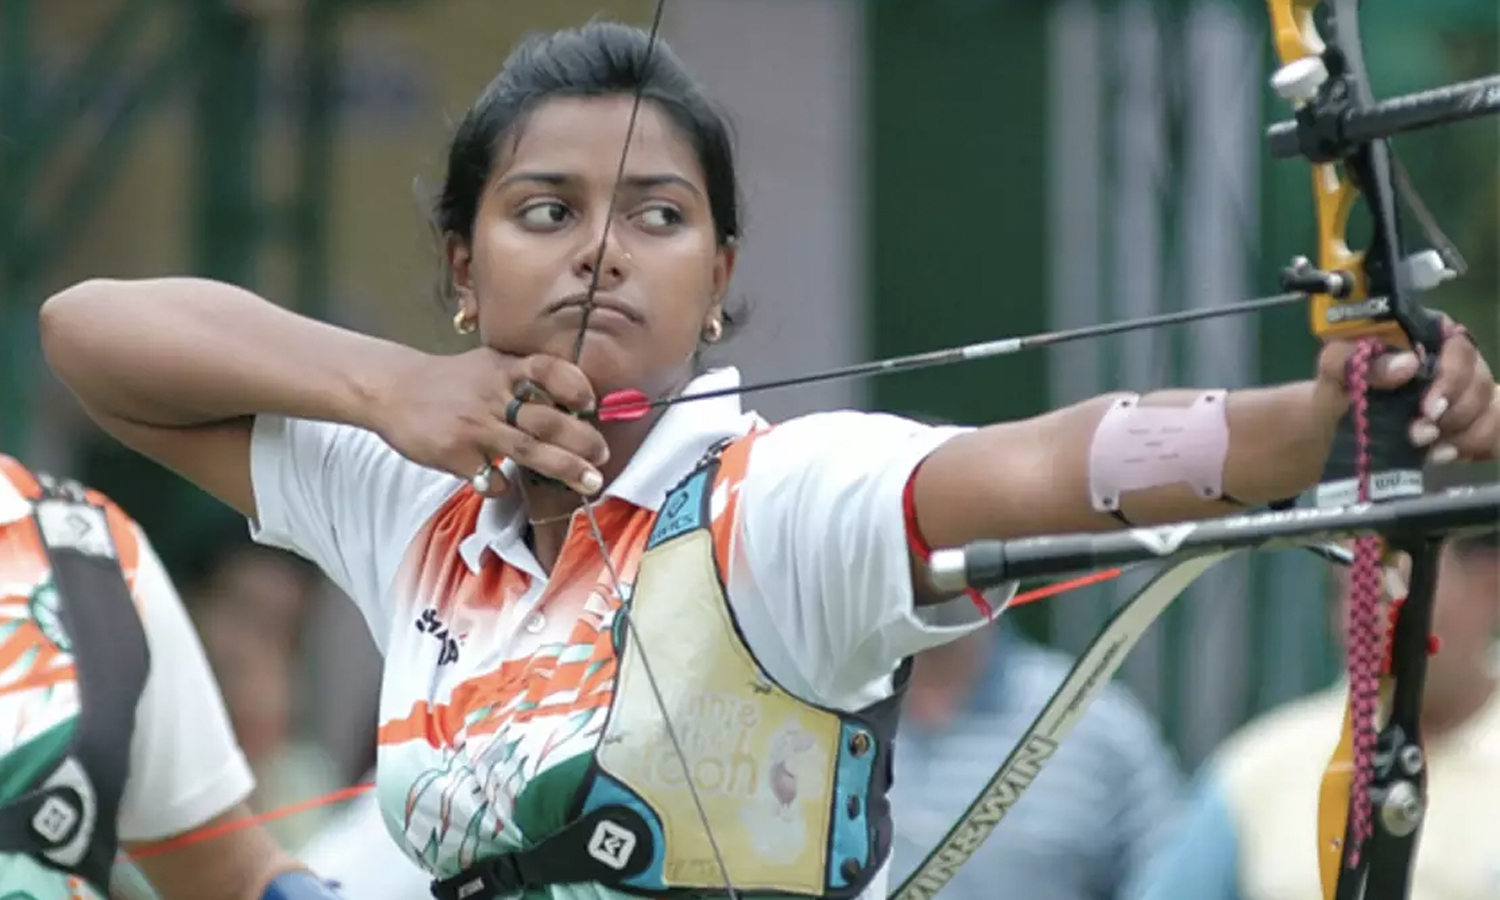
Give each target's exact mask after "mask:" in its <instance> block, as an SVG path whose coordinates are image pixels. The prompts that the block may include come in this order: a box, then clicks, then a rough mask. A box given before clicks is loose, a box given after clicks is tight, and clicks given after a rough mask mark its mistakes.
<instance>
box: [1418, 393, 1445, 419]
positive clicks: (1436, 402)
mask: <svg viewBox="0 0 1500 900" xmlns="http://www.w3.org/2000/svg"><path fill="white" fill-rule="evenodd" d="M1447 411H1448V398H1447V397H1444V396H1443V395H1441V394H1434V395H1433V396H1431V397H1428V398H1427V402H1426V403H1423V404H1422V413H1423V415H1425V416H1427V418H1428V419H1430V420H1432V421H1434V422H1436V421H1437V420H1438V419H1441V418H1442V417H1443V413H1445V412H1447Z"/></svg>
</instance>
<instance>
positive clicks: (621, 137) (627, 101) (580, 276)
mask: <svg viewBox="0 0 1500 900" xmlns="http://www.w3.org/2000/svg"><path fill="white" fill-rule="evenodd" d="M631 105H632V98H631V97H629V96H620V97H604V98H559V99H554V100H549V101H547V102H545V103H543V104H542V105H540V106H538V107H537V108H536V109H535V110H534V111H533V112H532V113H531V115H530V116H529V117H527V119H526V120H524V121H523V122H522V123H521V124H520V125H519V126H518V127H517V128H516V129H515V130H514V132H513V133H512V134H511V135H510V136H508V137H506V138H503V139H502V141H501V145H500V146H499V147H497V148H496V153H497V158H496V161H495V166H494V172H493V174H492V175H491V178H490V181H489V184H488V185H487V187H486V190H485V194H484V197H483V198H482V200H481V203H480V206H479V212H478V215H477V218H476V222H475V225H474V242H473V246H472V247H454V248H450V259H451V261H452V263H453V271H454V280H455V286H456V287H457V288H458V292H459V299H460V302H463V303H465V304H468V305H470V306H471V307H472V308H475V309H477V311H478V316H479V332H480V335H481V338H482V339H483V341H484V343H485V344H487V345H489V346H491V347H493V348H495V349H497V350H500V351H502V352H506V353H511V354H516V355H529V354H533V353H547V354H551V355H555V356H560V357H563V358H568V359H571V358H572V355H573V347H574V342H575V340H576V339H577V336H578V331H579V327H580V322H581V320H582V310H581V308H580V306H579V304H580V302H581V300H582V298H583V297H584V296H585V295H586V294H587V292H588V290H589V285H590V282H591V280H592V279H593V278H594V273H595V266H596V263H597V266H598V270H599V271H598V290H597V292H596V294H595V299H596V300H597V302H598V304H599V305H598V307H596V308H595V310H594V312H593V314H592V315H591V316H590V317H589V320H588V325H589V328H588V335H587V337H586V338H585V340H584V352H583V355H582V358H581V361H580V364H581V366H582V368H583V369H584V371H585V372H586V373H587V374H588V375H589V377H590V379H591V380H592V381H593V382H594V385H595V388H596V390H598V391H601V392H603V391H608V390H614V389H616V388H624V387H636V388H641V389H643V390H646V391H648V392H651V391H653V390H661V389H665V388H667V387H670V386H673V385H676V384H680V383H682V382H683V381H685V380H686V378H687V376H688V374H689V371H690V367H691V360H692V356H693V353H694V351H695V350H696V348H697V346H698V342H699V339H700V336H701V335H702V334H703V332H704V330H705V328H706V326H707V324H708V322H709V320H710V319H711V318H714V317H716V316H717V315H718V309H719V304H720V301H721V298H722V296H723V294H724V291H725V289H726V287H727V285H728V281H729V275H730V271H731V269H732V266H733V256H732V253H731V252H730V251H727V250H723V249H721V248H719V246H718V244H717V241H716V240H715V235H714V224H713V218H712V216H711V214H710V210H709V205H708V200H707V189H706V187H705V185H704V176H703V173H702V170H701V167H700V165H699V164H698V160H697V157H696V155H695V154H694V151H693V148H692V146H691V145H690V144H689V142H688V141H687V140H686V139H684V137H683V135H682V134H681V133H680V132H679V130H678V129H677V128H676V127H675V126H674V125H673V123H672V122H671V120H670V119H669V118H668V117H667V116H666V115H665V114H664V113H663V112H662V111H661V110H660V109H659V108H657V107H656V106H655V104H653V103H650V102H643V103H642V104H641V107H640V111H639V114H638V117H637V119H636V123H635V128H634V129H633V130H632V131H631V132H630V144H629V154H628V157H627V159H626V165H625V170H624V178H623V180H621V181H620V188H619V195H618V197H617V198H616V200H615V207H614V211H613V216H612V222H611V224H610V225H609V232H608V240H607V241H606V242H605V246H604V254H603V257H602V259H601V258H600V256H599V248H600V240H601V237H602V235H603V233H604V230H605V225H604V223H605V221H606V218H608V217H610V216H611V213H610V200H611V194H612V192H613V191H614V190H615V186H616V181H617V179H618V176H619V170H620V157H621V151H622V148H623V147H624V146H625V139H626V131H627V128H628V125H629V121H630V110H631Z"/></svg>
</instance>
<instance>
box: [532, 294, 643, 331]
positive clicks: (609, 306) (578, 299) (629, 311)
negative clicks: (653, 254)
mask: <svg viewBox="0 0 1500 900" xmlns="http://www.w3.org/2000/svg"><path fill="white" fill-rule="evenodd" d="M588 304H589V297H588V294H574V295H572V296H569V297H564V298H563V299H561V300H558V301H555V302H553V303H549V304H548V305H547V313H548V314H549V315H555V314H557V313H560V312H566V311H571V310H579V311H580V312H581V311H582V310H583V309H584V308H585V307H586V306H588ZM593 307H594V309H593V312H591V313H589V320H590V321H592V320H593V318H594V317H595V316H598V315H601V314H603V315H607V316H611V317H619V318H624V319H625V320H627V321H629V322H631V323H633V324H635V325H644V324H646V317H645V316H643V315H641V314H640V313H639V312H638V311H636V309H635V307H633V306H631V305H630V304H628V303H622V302H620V301H619V300H618V299H616V298H614V297H611V296H609V295H608V294H595V295H594V299H593Z"/></svg>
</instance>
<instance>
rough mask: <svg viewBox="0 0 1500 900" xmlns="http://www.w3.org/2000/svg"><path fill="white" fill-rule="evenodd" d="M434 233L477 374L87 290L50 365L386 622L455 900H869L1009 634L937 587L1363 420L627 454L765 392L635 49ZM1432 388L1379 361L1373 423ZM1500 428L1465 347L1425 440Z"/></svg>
mask: <svg viewBox="0 0 1500 900" xmlns="http://www.w3.org/2000/svg"><path fill="white" fill-rule="evenodd" d="M622 148H623V149H622ZM626 151H628V152H626ZM436 221H437V226H438V228H439V230H440V232H441V234H442V235H443V237H444V241H445V262H446V276H447V280H448V282H449V284H450V286H451V290H452V294H453V297H454V299H455V300H456V305H457V314H456V315H455V318H454V324H455V326H456V327H457V328H458V330H459V331H460V332H462V333H474V334H476V335H477V342H478V346H477V347H476V348H475V349H472V350H470V351H468V352H465V353H461V354H457V355H451V356H433V355H428V354H425V353H421V352H418V351H416V350H414V349H410V348H407V347H403V346H401V345H398V344H395V343H391V342H388V341H384V340H377V339H375V338H371V337H366V336H363V335H359V334H355V333H352V332H350V331H346V330H342V329H339V328H335V327H332V326H329V325H326V324H322V323H319V322H315V321H310V320H308V319H305V318H302V317H300V316H297V315H294V314H292V313H290V312H287V311H285V310H282V309H280V308H279V307H277V306H275V305H273V304H272V303H269V302H267V301H265V300H262V299H261V298H259V297H256V296H253V295H251V294H249V293H247V292H245V291H243V290H240V289H237V288H234V287H231V286H229V285H225V284H217V283H213V282H209V281H202V280H195V279H188V278H167V279H157V280H144V281H132V282H120V281H89V282H85V283H82V284H79V285H76V286H74V287H71V288H69V289H67V290H65V291H63V292H62V293H60V294H58V295H56V296H54V297H52V298H51V299H49V300H48V301H47V303H46V304H45V305H44V307H43V309H42V313H41V327H42V336H43V342H44V345H45V350H46V353H47V357H48V359H49V361H50V363H51V365H52V366H53V368H54V369H55V370H56V371H57V373H58V374H59V375H60V376H61V377H62V378H63V380H64V381H66V382H67V384H68V385H69V386H70V387H71V388H72V389H73V390H74V391H75V392H76V394H77V395H78V396H79V397H80V398H81V400H82V401H83V403H84V404H85V405H86V407H87V408H88V410H89V412H90V413H91V414H92V415H93V416H94V418H95V419H96V420H97V421H98V422H99V423H100V424H101V425H102V426H103V427H104V428H105V429H107V430H108V431H110V432H111V433H112V434H114V435H115V436H116V437H117V438H119V439H120V440H121V441H123V442H125V443H126V444H128V445H130V446H131V447H133V448H135V449H137V450H138V451H140V452H142V453H144V454H146V455H148V456H150V457H152V458H154V459H156V460H158V461H160V462H161V463H163V464H164V465H167V466H169V467H171V468H172V469H174V470H176V471H177V472H179V473H180V474H181V475H182V476H183V477H185V478H188V479H190V480H192V481H193V482H195V483H197V484H198V485H200V486H202V487H203V488H204V489H206V490H208V491H210V492H212V493H213V494H215V495H216V496H218V497H219V498H220V499H222V500H223V501H224V502H226V503H228V504H230V505H231V506H233V507H234V508H235V509H237V510H239V511H240V512H242V513H243V514H244V515H245V516H247V517H248V518H249V519H250V520H251V522H252V528H253V530H254V534H255V535H256V538H257V539H258V540H259V541H261V542H263V543H266V544H269V545H273V546H278V547H283V548H288V549H291V550H293V551H295V552H297V553H299V554H302V555H303V556H306V557H307V558H309V559H311V560H313V561H315V562H316V563H317V564H318V565H320V566H321V567H322V568H323V570H324V571H326V572H327V573H328V575H329V576H330V577H331V578H332V579H333V580H334V581H336V582H337V583H338V584H339V585H340V586H341V587H342V588H343V589H344V590H345V591H346V592H347V593H348V594H349V595H350V596H351V597H353V598H354V600H355V602H356V603H357V604H358V605H359V607H360V609H361V611H362V612H363V614H364V616H365V618H366V621H367V622H368V624H369V627H370V629H371V631H372V633H373V635H374V637H375V640H376V642H377V643H378V644H379V646H380V647H381V649H382V651H383V652H384V654H385V660H386V667H385V674H384V679H383V685H382V691H381V695H382V699H381V705H380V719H381V724H380V729H379V743H380V747H379V777H378V787H377V793H378V797H379V800H380V802H381V805H382V807H383V809H384V813H385V817H386V820H387V824H388V827H389V830H390V831H391V833H392V835H393V836H394V837H395V839H396V840H397V841H398V843H399V844H400V845H401V846H402V847H403V848H404V850H405V851H406V852H407V853H408V854H409V855H410V856H412V857H413V858H414V859H416V860H418V861H419V862H420V863H421V864H422V865H424V866H425V867H426V868H427V869H428V870H430V871H431V872H433V873H434V875H435V876H436V878H437V879H438V884H437V885H436V888H435V892H436V893H437V894H438V895H439V896H442V897H455V898H456V897H465V898H473V897H482V896H505V895H517V894H520V893H522V892H524V893H525V894H526V895H527V896H533V897H541V896H551V897H559V898H584V897H613V896H619V892H624V893H628V894H636V895H641V896H665V895H668V894H672V893H674V892H680V893H684V894H703V893H735V892H743V893H746V894H750V895H754V894H759V893H768V892H785V893H790V894H793V895H801V896H808V897H827V898H849V897H856V896H871V897H874V896H883V895H884V894H883V891H884V883H885V880H886V879H885V875H884V863H885V861H886V857H887V854H888V850H889V843H890V821H889V815H890V812H889V807H888V803H887V802H886V796H885V795H886V789H887V787H888V783H889V765H890V748H891V740H892V736H893V733H894V731H895V727H896V704H897V703H898V700H899V696H900V690H901V687H902V685H903V684H904V676H905V671H906V668H905V661H906V660H907V659H909V658H910V657H911V656H912V655H913V654H915V653H917V652H919V651H921V650H922V649H924V648H927V647H932V646H935V645H937V644H940V643H943V642H946V641H950V640H953V639H955V638H957V637H959V636H961V635H963V634H966V633H969V632H971V631H972V630H974V629H977V628H980V627H982V626H983V625H984V624H985V623H986V622H987V621H988V620H989V618H990V616H991V614H992V613H993V611H994V610H995V609H997V608H999V607H1000V606H1001V605H1003V603H1004V602H1005V601H1006V600H1007V599H1008V596H1009V595H1008V594H1007V593H1006V592H1005V591H1000V592H998V593H995V594H991V595H989V596H988V597H979V596H977V595H976V596H974V597H969V598H965V597H963V596H945V595H942V594H940V593H937V592H935V591H934V590H933V589H932V588H931V587H929V586H928V585H927V582H926V579H925V560H926V558H927V554H928V551H929V548H930V547H932V546H934V545H937V546H947V545H959V544H963V543H965V542H968V541H973V540H977V539H982V538H1005V537H1015V536H1022V535H1033V534H1046V533H1055V532H1077V531H1088V530H1096V531H1097V530H1104V529H1110V528H1117V527H1120V525H1121V522H1122V521H1128V522H1130V523H1135V524H1144V523H1154V522H1163V521H1171V520H1181V519H1195V518H1206V517H1213V516H1219V515H1222V514H1224V513H1225V512H1227V511H1230V510H1232V509H1235V508H1238V505H1243V504H1258V503H1263V502H1267V501H1270V500H1272V499H1273V498H1281V497H1287V496H1291V495H1294V494H1297V493H1298V492H1300V491H1302V490H1303V489H1305V488H1308V487H1309V486H1311V485H1313V484H1314V483H1315V482H1316V481H1317V479H1318V475H1319V471H1320V467H1321V466H1322V463H1323V461H1324V459H1325V457H1326V456H1327V455H1328V452H1329V447H1330V443H1331V440H1332V436H1333V434H1334V430H1335V426H1336V423H1337V422H1338V421H1339V419H1340V417H1341V415H1342V414H1343V412H1344V411H1345V408H1346V406H1347V404H1348V397H1347V395H1346V392H1345V387H1344V384H1343V374H1342V373H1343V364H1344V361H1345V360H1346V359H1347V358H1348V357H1349V356H1350V353H1351V346H1350V345H1347V344H1340V343H1332V344H1329V345H1328V346H1326V347H1325V348H1324V350H1323V351H1322V354H1321V356H1320V357H1319V360H1318V365H1317V370H1316V371H1317V374H1316V377H1314V378H1313V379H1311V380H1308V381H1304V382H1299V383H1295V384H1286V385H1281V386H1277V387H1271V388H1263V389H1255V390H1243V391H1233V392H1224V391H1209V390H1172V391H1160V392H1156V393H1152V394H1147V395H1145V396H1142V397H1137V396H1135V395H1125V394H1114V395H1110V396H1104V397H1098V398H1095V399H1092V400H1089V401H1086V402H1083V403H1079V404H1077V405H1074V406H1070V407H1067V408H1063V409H1058V410H1055V411H1052V412H1049V413H1047V414H1045V415H1041V416H1038V417H1036V418H1032V419H1027V420H1024V421H1015V422H1003V423H998V424H994V425H990V426H988V427H983V428H972V429H969V428H956V427H944V428H938V427H930V426H926V425H922V424H919V423H916V422H912V421H909V420H906V419H903V418H898V417H895V416H890V415H882V414H874V413H865V412H857V411H847V410H846V411H837V412H827V413H819V414H814V415H808V416H804V417H801V418H798V419H794V420H791V421H787V422H783V423H780V424H778V425H775V426H770V425H768V424H767V423H766V422H764V421H762V420H761V419H760V418H758V417H757V416H756V415H754V414H753V413H748V412H743V411H742V410H741V408H740V405H739V402H738V400H737V399H736V398H734V397H732V396H724V397H719V398H717V399H712V400H706V401H702V402H696V403H691V404H685V405H681V406H675V407H669V408H667V409H666V410H665V411H660V410H657V411H653V412H651V413H650V414H649V415H645V416H642V417H639V418H634V419H630V418H629V417H625V418H623V419H617V418H615V417H610V416H602V415H599V414H598V412H599V406H600V398H603V397H605V396H606V395H607V394H609V393H610V392H614V391H621V390H639V391H642V392H644V393H645V394H646V395H647V396H648V397H650V398H663V397H670V396H676V395H681V394H689V393H696V392H701V391H706V390H711V389H717V388H724V387H732V386H734V385H736V384H737V377H738V376H737V374H736V373H735V371H734V370H733V369H727V368H726V369H712V370H708V369H705V368H704V367H703V366H702V364H701V362H700V359H701V354H702V351H703V350H704V349H705V348H706V347H708V346H710V345H713V344H715V343H717V342H719V341H720V340H722V339H723V338H724V337H725V336H727V334H728V333H729V330H730V326H731V325H732V324H733V319H732V313H731V311H730V309H729V308H728V306H727V305H726V297H727V294H728V291H729V286H730V282H731V276H732V274H733V272H734V267H735V262H736V259H737V255H738V253H739V252H740V250H741V247H740V237H741V234H740V221H739V206H738V194H737V184H736V176H735V167H734V162H733V158H732V154H731V148H730V142H729V139H728V136H727V130H726V126H725V124H724V122H723V121H722V120H721V118H720V117H719V115H718V114H717V113H715V111H714V109H713V107H712V106H711V105H710V104H709V102H708V101H707V100H706V99H705V97H704V95H703V93H702V92H701V90H700V89H699V88H698V86H697V85H696V84H695V82H694V81H693V80H692V78H691V77H690V76H689V75H688V74H687V72H686V71H685V70H684V68H683V66H682V65H681V63H680V62H679V61H678V60H677V59H676V58H675V57H674V56H673V55H672V54H671V53H670V51H669V50H668V49H667V48H666V47H665V46H662V45H660V44H659V43H658V42H657V41H656V40H655V35H654V33H652V34H647V33H645V32H642V31H638V30H635V29H633V28H628V27H624V26H620V25H615V24H604V23H595V24H591V25H588V26H586V27H583V28H579V29H574V30H567V31H561V32H557V33H554V34H548V35H545V36H540V37H535V38H532V39H529V40H527V41H525V42H524V43H523V44H522V45H521V46H520V47H519V48H518V49H517V50H515V52H514V53H513V54H512V56H511V57H510V58H509V59H508V60H507V61H506V63H505V65H504V67H503V68H502V69H501V71H500V73H499V75H498V76H497V77H496V78H495V80H494V81H493V82H491V83H490V85H489V86H488V87H486V88H485V90H484V92H483V93H482V94H481V95H480V97H479V99H478V100H477V102H476V103H475V104H474V106H473V108H472V109H471V110H469V112H468V114H467V115H466V116H465V118H464V119H463V121H462V123H461V125H460V126H459V128H458V131H457V134H456V136H455V137H454V139H453V142H452V146H451V149H450V152H449V156H448V171H447V176H446V181H445V183H444V185H443V190H442V194H441V198H440V200H439V201H438V203H437V208H436ZM1416 369H1417V359H1416V358H1415V357H1414V356H1413V355H1412V354H1410V353H1406V354H1391V355H1387V356H1384V357H1382V358H1380V359H1379V360H1378V361H1377V362H1376V364H1375V365H1374V367H1373V372H1372V383H1373V385H1374V386H1375V387H1377V388H1392V387H1395V386H1398V385H1400V384H1402V383H1404V382H1406V381H1407V380H1408V379H1410V378H1411V377H1412V376H1413V374H1414V373H1415V371H1416ZM1494 391H1495V386H1494V380H1493V378H1492V376H1491V373H1490V370H1489V367H1488V366H1487V365H1486V363H1485V362H1484V360H1483V359H1481V358H1480V357H1479V355H1478V354H1477V352H1476V351H1475V349H1474V347H1473V345H1472V344H1471V343H1470V342H1468V341H1464V340H1457V341H1449V342H1448V343H1447V344H1446V345H1445V346H1444V348H1443V350H1442V352H1441V355H1440V358H1439V361H1438V370H1437V375H1436V379H1435V381H1434V383H1433V385H1432V388H1431V391H1430V392H1429V394H1428V395H1427V402H1426V404H1425V407H1424V409H1425V413H1424V415H1423V416H1422V417H1421V418H1419V419H1418V420H1416V421H1413V422H1412V423H1411V427H1410V438H1411V440H1412V441H1413V442H1414V443H1416V444H1418V445H1421V446H1424V447H1427V448H1429V450H1430V454H1429V455H1430V457H1431V458H1432V459H1433V460H1435V461H1442V460H1445V459H1457V458H1478V457H1487V456H1491V455H1493V454H1494V452H1495V447H1496V444H1497V435H1500V409H1497V406H1496V404H1495V402H1494V396H1495V394H1494ZM609 419H614V420H612V421H606V420H609ZM1143 432H1146V433H1149V437H1150V438H1151V439H1152V440H1154V441H1161V442H1164V443H1163V444H1162V449H1163V452H1162V453H1161V457H1162V459H1161V460H1160V461H1152V460H1150V459H1148V460H1146V461H1145V462H1141V461H1140V459H1139V454H1138V453H1137V450H1138V449H1139V446H1140V441H1141V437H1140V435H1141V434H1142V433H1143ZM1113 498H1118V499H1119V502H1118V503H1117V504H1116V503H1113V502H1112V499H1113Z"/></svg>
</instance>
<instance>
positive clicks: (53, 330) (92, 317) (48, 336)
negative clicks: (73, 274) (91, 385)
mask: <svg viewBox="0 0 1500 900" xmlns="http://www.w3.org/2000/svg"><path fill="white" fill-rule="evenodd" d="M119 287H120V283H119V282H114V281H108V280H105V279H98V278H95V279H90V280H88V281H81V282H79V283H78V284H75V285H72V286H71V287H67V288H64V289H63V290H61V291H59V292H58V293H56V294H53V295H52V296H51V297H48V298H47V299H46V300H45V301H43V302H42V306H41V309H40V310H39V311H38V313H37V331H38V334H39V335H40V338H41V344H42V356H43V357H44V358H45V359H46V360H47V365H48V366H49V367H50V368H51V369H52V371H53V372H55V373H56V374H57V377H58V378H61V379H62V380H63V383H65V384H67V385H68V387H70V388H72V389H74V390H77V380H78V379H77V375H78V366H79V364H80V363H81V362H82V361H83V360H85V359H87V356H88V354H87V353H86V352H85V349H86V344H87V335H88V329H90V328H99V327H100V316H99V311H100V309H101V308H102V307H103V306H104V303H105V301H107V299H108V298H109V297H110V295H112V294H116V293H118V291H119Z"/></svg>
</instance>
